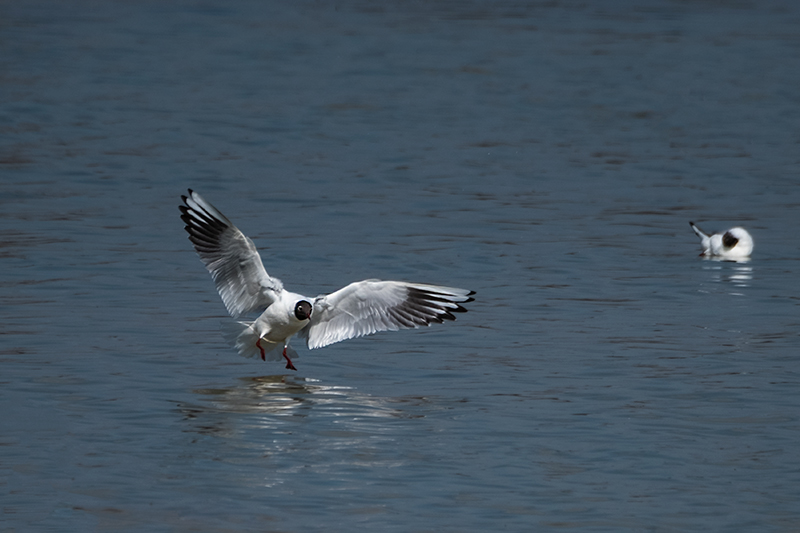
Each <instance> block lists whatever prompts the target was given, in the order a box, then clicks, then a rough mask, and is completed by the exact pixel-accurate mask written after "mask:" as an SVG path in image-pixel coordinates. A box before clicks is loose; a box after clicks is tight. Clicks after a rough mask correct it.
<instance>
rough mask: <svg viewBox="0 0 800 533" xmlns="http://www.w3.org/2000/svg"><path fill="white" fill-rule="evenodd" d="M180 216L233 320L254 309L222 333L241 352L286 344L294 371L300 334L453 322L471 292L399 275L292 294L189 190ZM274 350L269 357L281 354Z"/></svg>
mask: <svg viewBox="0 0 800 533" xmlns="http://www.w3.org/2000/svg"><path fill="white" fill-rule="evenodd" d="M181 198H182V199H183V203H184V204H185V205H182V206H180V210H181V213H182V214H181V219H182V220H183V221H184V222H185V223H186V231H187V232H188V233H189V240H190V241H192V244H194V248H195V250H197V254H198V255H199V256H200V259H201V260H202V261H203V263H204V264H205V265H206V269H208V271H209V272H210V273H211V276H212V277H213V278H214V282H215V283H216V286H217V290H218V291H219V294H220V296H221V297H222V301H223V302H224V303H225V307H226V308H227V309H228V312H229V313H230V314H231V316H233V317H234V318H238V317H239V316H241V315H242V314H244V313H248V312H259V313H261V316H259V317H258V318H257V319H256V320H254V321H253V322H238V321H236V322H234V323H233V324H231V325H230V326H226V330H227V331H226V335H225V336H226V337H227V338H228V340H229V341H231V343H232V344H233V345H234V346H235V347H236V349H237V350H238V351H239V354H240V355H242V356H244V357H253V356H255V355H256V354H259V353H260V354H261V359H262V360H266V354H267V353H275V352H274V350H275V349H276V348H278V347H279V346H283V353H282V356H283V357H284V358H285V359H286V368H289V369H292V370H297V369H296V368H295V367H294V365H293V364H292V359H291V358H292V357H296V356H297V352H295V351H294V350H293V349H292V348H290V347H289V339H290V338H291V337H292V336H293V335H295V334H298V333H299V336H300V337H303V338H305V340H306V345H307V346H308V348H309V349H314V348H322V347H323V346H327V345H329V344H333V343H334V342H339V341H343V340H346V339H352V338H354V337H361V336H363V335H370V334H372V333H376V332H378V331H397V330H399V329H406V328H418V327H420V326H429V325H431V324H432V323H434V322H435V323H442V322H444V321H445V320H455V319H456V317H455V316H454V315H453V313H463V312H466V309H464V307H462V306H461V305H459V304H462V303H466V302H471V301H472V300H473V299H472V298H471V297H470V296H471V295H472V294H474V292H473V291H468V290H464V289H456V288H453V287H441V286H438V285H426V284H422V283H406V282H404V281H380V280H376V279H370V280H365V281H357V282H355V283H351V284H350V285H348V286H346V287H344V288H343V289H339V290H338V291H336V292H334V293H331V294H327V295H321V296H317V297H316V298H309V297H307V296H303V295H301V294H296V293H293V292H289V291H287V290H286V289H284V288H283V284H282V283H281V281H280V280H279V279H277V278H273V277H271V276H270V275H269V274H267V271H266V270H265V269H264V264H263V263H262V262H261V256H260V255H259V254H258V250H257V249H256V247H255V245H254V244H253V241H252V240H250V239H249V238H248V237H247V236H246V235H245V234H244V233H242V232H241V231H240V230H239V229H238V228H237V227H236V226H234V225H233V223H232V222H231V221H230V220H228V218H227V217H226V216H225V215H223V214H222V213H220V212H219V210H217V209H216V208H215V207H214V206H213V205H211V204H210V203H208V202H207V201H205V200H204V199H203V197H202V196H200V195H199V194H197V193H196V192H194V191H192V190H191V189H189V196H181ZM280 357H281V356H278V355H277V353H276V354H275V356H274V357H270V359H275V360H279V359H280Z"/></svg>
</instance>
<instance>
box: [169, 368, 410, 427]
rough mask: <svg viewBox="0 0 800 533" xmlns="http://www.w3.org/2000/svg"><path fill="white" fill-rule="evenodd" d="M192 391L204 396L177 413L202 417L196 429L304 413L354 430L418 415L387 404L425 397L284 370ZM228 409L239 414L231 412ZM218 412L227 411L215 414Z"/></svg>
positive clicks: (257, 423) (284, 421)
mask: <svg viewBox="0 0 800 533" xmlns="http://www.w3.org/2000/svg"><path fill="white" fill-rule="evenodd" d="M194 392H195V393H196V394H197V395H199V397H200V398H201V399H202V401H201V402H198V403H195V404H192V405H188V404H184V405H182V406H181V412H182V413H183V414H184V416H185V418H186V419H187V420H188V419H194V420H196V421H198V422H200V425H198V426H196V428H195V429H196V430H197V431H198V432H200V433H219V432H226V431H229V430H230V423H231V420H230V419H231V418H234V419H236V420H238V421H239V422H238V424H242V425H243V426H247V427H261V428H269V427H272V428H276V429H278V428H282V429H286V426H287V425H288V424H291V423H292V421H295V422H297V421H299V420H298V419H303V418H314V419H315V421H316V422H317V423H319V422H320V421H321V420H325V419H327V420H328V422H329V423H331V424H337V425H341V429H344V427H346V428H348V429H350V430H352V429H354V428H356V427H357V426H358V425H359V424H360V423H361V421H363V420H365V419H373V420H374V419H376V418H395V419H396V418H406V419H407V418H416V417H418V416H419V415H414V414H409V413H407V412H403V411H401V410H398V409H396V408H394V407H392V406H390V404H399V403H404V404H409V403H411V404H413V403H415V400H417V401H423V402H424V399H413V398H403V399H398V398H380V397H374V396H370V395H368V394H363V393H359V392H357V391H356V390H354V389H353V388H352V387H344V386H337V385H324V384H321V383H320V382H319V381H318V380H315V379H313V378H302V377H295V376H285V375H272V376H259V377H243V378H239V383H238V384H235V385H233V386H230V387H224V388H204V389H196V390H195V391H194ZM232 413H234V414H237V415H239V416H236V417H231V416H230V415H231V414H232ZM220 414H224V415H225V416H222V417H219V416H218V415H220ZM251 415H255V416H256V418H255V419H253V418H252V416H251ZM238 424H237V425H238ZM241 428H242V427H241V426H240V427H239V429H241ZM373 429H374V428H373Z"/></svg>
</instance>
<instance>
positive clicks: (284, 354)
mask: <svg viewBox="0 0 800 533" xmlns="http://www.w3.org/2000/svg"><path fill="white" fill-rule="evenodd" d="M283 356H284V357H285V358H286V368H288V369H290V370H297V369H296V368H295V367H294V365H293V364H292V360H291V359H289V356H288V355H286V346H284V347H283Z"/></svg>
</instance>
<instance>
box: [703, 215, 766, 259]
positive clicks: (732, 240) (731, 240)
mask: <svg viewBox="0 0 800 533" xmlns="http://www.w3.org/2000/svg"><path fill="white" fill-rule="evenodd" d="M689 225H690V226H691V227H692V229H693V230H694V232H695V233H696V234H697V236H698V237H700V241H701V242H700V244H701V246H702V247H703V252H702V253H701V254H700V255H703V256H706V257H712V258H718V259H727V260H730V261H738V260H742V259H747V258H748V257H750V254H751V253H753V237H751V236H750V234H749V233H748V232H747V230H746V229H744V228H740V227H735V228H731V229H729V230H728V231H726V232H725V233H714V234H713V235H708V234H707V233H705V232H703V231H702V230H701V229H700V228H698V227H697V226H696V225H695V224H694V222H689Z"/></svg>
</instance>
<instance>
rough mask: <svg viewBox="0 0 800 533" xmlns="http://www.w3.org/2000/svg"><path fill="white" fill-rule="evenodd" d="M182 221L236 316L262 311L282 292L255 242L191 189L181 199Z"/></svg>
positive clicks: (223, 297) (229, 308) (281, 285)
mask: <svg viewBox="0 0 800 533" xmlns="http://www.w3.org/2000/svg"><path fill="white" fill-rule="evenodd" d="M181 198H182V199H183V202H184V204H185V205H182V206H180V210H181V213H182V214H181V219H182V220H183V221H184V222H185V223H186V228H185V229H186V231H187V232H188V233H189V240H190V241H192V244H193V245H194V248H195V250H196V251H197V254H198V255H199V256H200V259H201V260H202V261H203V263H204V264H205V265H206V269H207V270H208V271H209V272H210V273H211V276H212V277H213V278H214V283H215V284H216V286H217V291H219V295H220V296H221V297H222V301H223V302H224V303H225V307H226V308H227V309H228V312H229V313H230V314H231V315H232V316H233V317H238V316H240V315H242V314H244V313H247V312H250V311H263V310H264V309H265V308H267V307H268V306H269V305H270V304H272V302H274V301H275V300H276V298H277V293H279V292H280V291H282V290H283V284H281V282H280V280H279V279H277V278H273V277H270V276H269V274H267V271H266V269H265V268H264V263H262V261H261V256H260V255H259V254H258V250H257V249H256V246H255V244H253V241H252V240H250V239H249V238H248V237H247V236H246V235H245V234H244V233H242V232H241V231H239V228H237V227H236V226H234V225H233V223H232V222H231V221H230V220H228V218H227V217H226V216H225V215H223V214H222V213H220V212H219V211H218V210H217V209H216V208H215V207H214V206H213V205H211V204H210V203H208V202H207V201H205V200H204V199H203V197H202V196H200V195H199V194H197V193H196V192H194V191H192V190H191V189H189V196H188V197H187V196H181Z"/></svg>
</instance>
